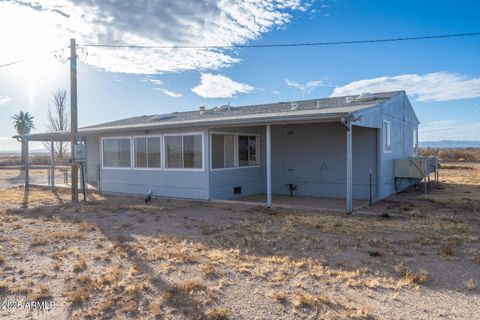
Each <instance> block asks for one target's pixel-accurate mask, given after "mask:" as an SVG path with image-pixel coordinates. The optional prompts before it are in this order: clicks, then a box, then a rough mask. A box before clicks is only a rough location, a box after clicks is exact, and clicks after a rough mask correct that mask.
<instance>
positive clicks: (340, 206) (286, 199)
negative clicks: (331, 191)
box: [235, 194, 367, 212]
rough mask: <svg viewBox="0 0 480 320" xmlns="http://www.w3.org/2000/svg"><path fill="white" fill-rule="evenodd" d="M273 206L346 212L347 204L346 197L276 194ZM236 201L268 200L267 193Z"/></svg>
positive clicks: (355, 202) (356, 204)
mask: <svg viewBox="0 0 480 320" xmlns="http://www.w3.org/2000/svg"><path fill="white" fill-rule="evenodd" d="M272 197H273V198H272V206H273V207H275V206H277V207H284V208H308V209H326V210H331V211H341V212H345V210H346V208H347V206H346V201H345V199H342V198H318V197H302V196H293V197H290V196H287V195H279V194H274V195H273V196H272ZM235 201H239V202H244V203H252V204H259V205H264V204H265V203H266V201H267V195H266V194H256V195H252V196H247V197H242V198H239V199H236V200H235ZM366 203H367V201H365V200H353V208H354V209H355V208H359V207H362V206H363V205H365V204H366Z"/></svg>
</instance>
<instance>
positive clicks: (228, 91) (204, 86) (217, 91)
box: [192, 73, 255, 98]
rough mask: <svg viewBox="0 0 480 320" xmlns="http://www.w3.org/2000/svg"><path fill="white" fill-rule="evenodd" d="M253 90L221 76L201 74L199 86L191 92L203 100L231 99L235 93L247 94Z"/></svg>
mask: <svg viewBox="0 0 480 320" xmlns="http://www.w3.org/2000/svg"><path fill="white" fill-rule="evenodd" d="M254 89H255V88H254V87H252V86H250V85H248V84H245V83H240V82H236V81H233V80H232V79H230V78H228V77H226V76H224V75H221V74H211V73H202V77H201V79H200V84H199V85H198V86H196V87H195V88H193V89H192V91H193V92H195V93H196V94H198V95H199V96H201V97H204V98H231V97H233V96H234V95H235V94H237V93H247V92H250V91H252V90H254Z"/></svg>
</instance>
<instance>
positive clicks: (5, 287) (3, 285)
mask: <svg viewBox="0 0 480 320" xmlns="http://www.w3.org/2000/svg"><path fill="white" fill-rule="evenodd" d="M9 290H10V282H9V281H7V280H0V294H2V293H5V292H8V291H9Z"/></svg>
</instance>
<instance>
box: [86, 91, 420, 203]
mask: <svg viewBox="0 0 480 320" xmlns="http://www.w3.org/2000/svg"><path fill="white" fill-rule="evenodd" d="M354 115H355V116H356V117H357V118H358V119H357V121H355V122H354V123H353V127H352V130H353V132H352V139H353V170H352V171H353V198H354V199H365V200H366V199H368V198H369V195H370V176H369V172H370V169H371V172H372V196H373V198H384V197H386V196H388V195H390V194H392V193H394V192H395V188H394V177H393V160H394V159H399V158H408V157H410V156H412V155H413V152H414V151H413V147H414V146H413V130H414V129H415V130H418V119H417V118H416V116H415V113H414V112H413V109H412V107H411V105H410V103H409V101H408V98H407V97H406V96H405V95H404V94H403V93H400V94H398V95H397V96H395V97H393V98H391V99H390V100H388V101H386V102H385V103H383V104H382V105H380V106H375V107H372V108H369V109H366V110H362V111H360V112H356V113H354ZM384 120H388V121H390V122H391V146H392V150H391V152H384V150H383V128H382V126H383V121H384ZM186 131H190V130H180V129H179V130H164V131H154V130H152V131H149V132H148V134H150V135H153V134H164V133H165V134H166V133H175V132H177V133H183V132H186ZM191 131H195V132H198V131H201V132H202V133H203V141H204V168H203V171H166V170H134V169H121V170H120V169H105V168H102V169H101V170H100V187H101V190H102V191H103V192H110V193H125V194H139V195H145V194H147V193H148V192H149V191H150V190H152V192H153V194H154V195H157V196H171V197H182V198H195V199H233V198H236V197H242V196H247V195H253V194H258V193H265V192H266V167H265V160H266V151H265V145H266V141H265V126H263V125H262V126H250V127H248V126H247V127H231V128H213V127H211V128H201V129H193V128H192V129H191ZM215 132H224V133H244V134H259V135H260V166H258V167H252V168H233V169H222V170H211V167H210V166H211V163H210V162H211V161H210V158H211V145H210V138H211V133H215ZM417 132H418V131H417ZM142 134H146V133H142V132H131V133H124V134H120V135H121V136H136V135H142ZM86 141H87V162H88V171H87V173H88V180H89V181H96V180H97V175H98V174H97V167H98V165H99V164H100V162H101V146H100V142H99V141H100V137H99V136H90V137H87V138H86ZM163 149H164V148H162V153H163V152H164V150H163ZM162 157H163V155H162ZM163 165H164V164H163ZM289 183H293V184H295V185H296V186H297V190H295V191H294V195H302V196H317V197H337V198H343V197H345V193H346V192H345V190H346V127H345V126H344V125H343V124H342V123H341V122H330V123H325V122H323V123H304V124H272V189H273V193H274V194H289V188H288V184H289ZM234 187H241V188H242V193H241V194H239V195H234V194H233V188H234Z"/></svg>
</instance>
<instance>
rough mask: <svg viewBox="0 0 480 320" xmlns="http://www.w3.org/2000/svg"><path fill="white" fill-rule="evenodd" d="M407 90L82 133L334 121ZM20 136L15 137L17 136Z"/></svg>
mask: <svg viewBox="0 0 480 320" xmlns="http://www.w3.org/2000/svg"><path fill="white" fill-rule="evenodd" d="M400 93H403V94H405V92H404V91H392V92H380V93H374V94H373V95H372V96H371V97H370V98H368V99H355V98H357V97H358V95H353V96H343V97H333V98H323V99H312V100H302V101H289V102H277V103H270V104H259V105H249V106H221V107H216V108H211V109H206V110H205V112H203V113H202V112H200V111H199V110H196V111H186V112H173V113H168V114H162V115H145V116H138V117H133V118H128V119H123V120H117V121H111V122H106V123H101V124H97V125H93V126H88V127H83V128H80V129H79V130H78V133H79V134H80V135H89V134H92V135H94V134H99V133H101V132H103V133H107V132H121V131H128V130H148V129H157V128H181V127H193V126H197V127H199V126H209V127H213V126H224V125H225V126H227V125H258V124H265V123H277V122H278V123H280V122H288V121H290V122H301V121H335V120H339V119H340V118H341V117H343V116H345V115H348V114H349V113H353V112H356V111H360V110H365V109H368V108H370V107H374V106H378V105H381V104H382V103H384V102H385V101H387V100H389V99H390V98H392V97H394V96H396V95H398V94H400ZM25 136H26V137H28V139H30V140H31V141H49V140H51V139H53V140H58V141H60V140H64V141H68V140H69V132H68V131H61V132H46V133H33V134H29V135H25ZM16 137H18V136H15V137H14V138H16Z"/></svg>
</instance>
